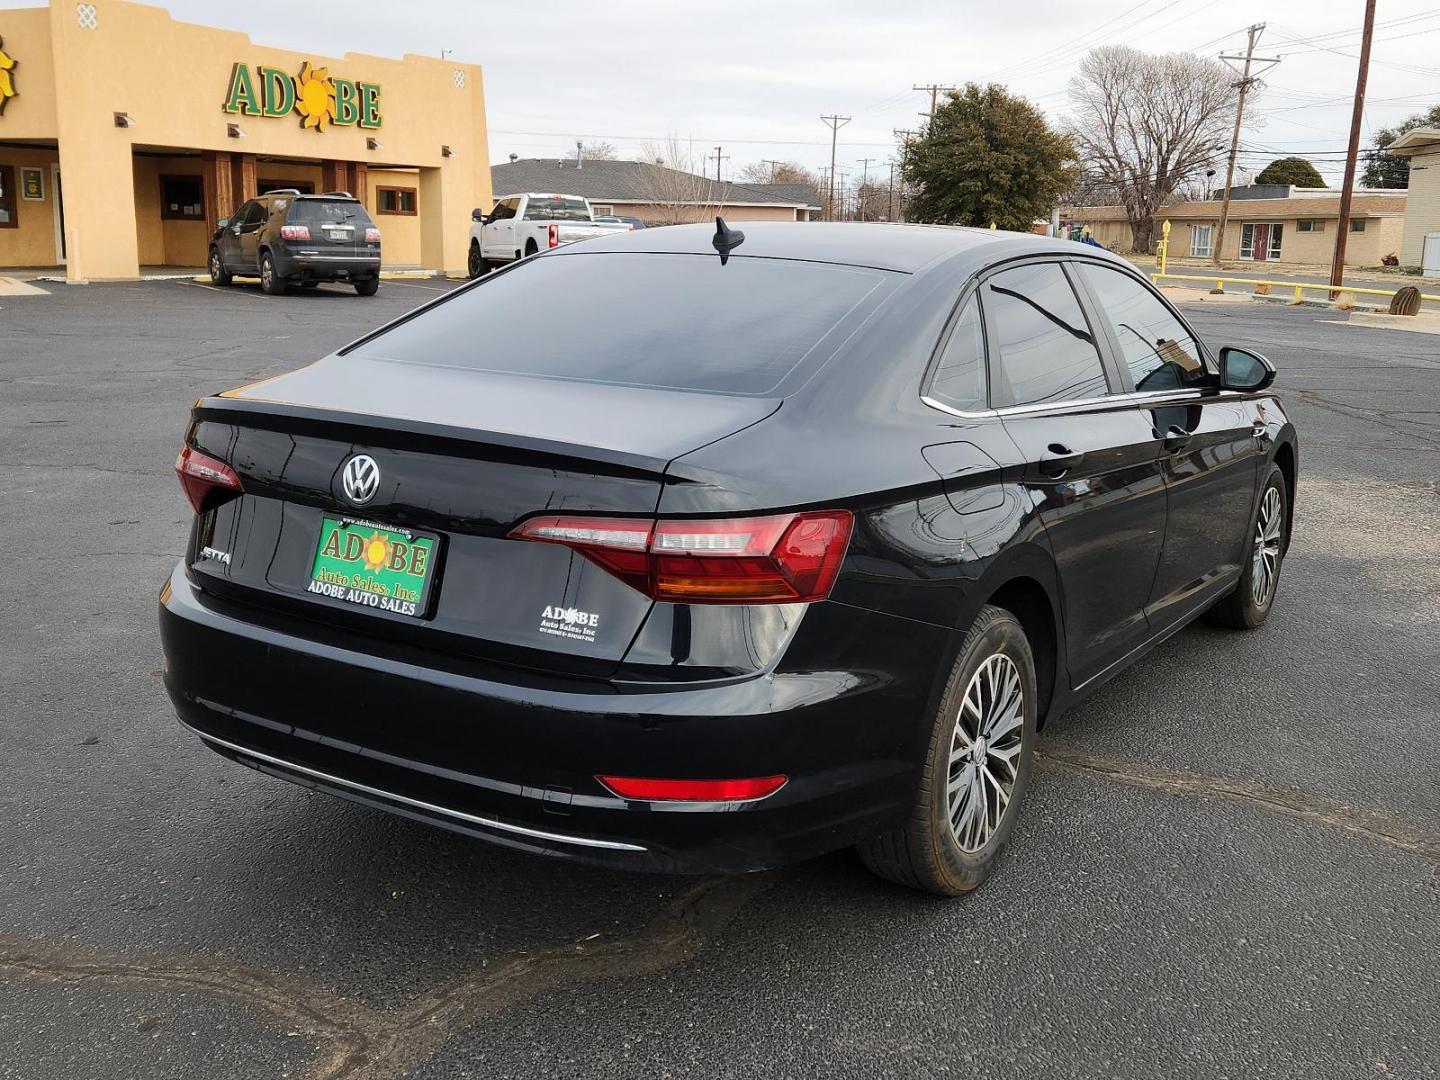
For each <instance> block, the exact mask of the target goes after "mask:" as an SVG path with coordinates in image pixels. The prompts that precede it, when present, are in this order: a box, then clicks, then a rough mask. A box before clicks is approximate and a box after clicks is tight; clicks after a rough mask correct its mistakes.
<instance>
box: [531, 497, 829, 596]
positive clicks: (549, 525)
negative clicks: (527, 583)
mask: <svg viewBox="0 0 1440 1080" xmlns="http://www.w3.org/2000/svg"><path fill="white" fill-rule="evenodd" d="M852 521H853V519H852V517H851V515H850V512H849V511H848V510H825V511H819V512H812V513H804V514H773V515H769V516H765V517H746V518H724V519H704V520H688V521H685V520H666V519H662V520H660V521H651V520H649V519H646V518H641V519H635V518H592V517H569V516H562V515H545V516H542V517H535V518H531V519H530V520H528V521H526V522H524V523H522V524H521V525H520V526H518V527H517V528H516V529H514V530H513V531H512V532H511V533H510V536H511V537H512V538H513V539H517V540H541V541H545V542H548V543H552V544H564V545H566V546H567V547H572V548H574V549H575V550H576V551H578V552H580V553H581V554H582V555H584V556H585V557H586V558H587V559H590V560H591V561H592V562H595V563H598V564H599V565H601V566H603V567H604V568H605V569H606V570H609V571H610V572H611V573H612V574H614V575H615V576H616V577H618V578H620V579H621V580H623V581H625V582H626V583H627V584H629V585H631V586H633V587H634V588H636V589H639V590H640V591H641V592H643V593H645V594H646V595H648V596H651V597H653V598H655V599H656V600H667V601H671V602H674V603H688V604H766V603H774V604H790V603H808V602H810V601H814V600H823V599H825V597H827V596H829V595H830V589H831V587H832V586H833V585H834V584H835V577H836V575H837V574H838V573H839V572H840V563H841V562H842V561H843V560H844V558H845V548H846V546H847V545H848V544H849V542H850V529H851V525H852Z"/></svg>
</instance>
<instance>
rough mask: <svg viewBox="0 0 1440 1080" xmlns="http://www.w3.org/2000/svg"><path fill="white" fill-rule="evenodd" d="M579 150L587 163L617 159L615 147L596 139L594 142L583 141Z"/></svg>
mask: <svg viewBox="0 0 1440 1080" xmlns="http://www.w3.org/2000/svg"><path fill="white" fill-rule="evenodd" d="M579 150H580V153H582V154H583V155H584V156H585V160H586V161H614V160H615V158H616V152H615V147H614V145H613V144H612V143H608V142H605V140H603V139H596V140H594V141H593V142H592V141H590V140H588V139H582V140H580V146H579Z"/></svg>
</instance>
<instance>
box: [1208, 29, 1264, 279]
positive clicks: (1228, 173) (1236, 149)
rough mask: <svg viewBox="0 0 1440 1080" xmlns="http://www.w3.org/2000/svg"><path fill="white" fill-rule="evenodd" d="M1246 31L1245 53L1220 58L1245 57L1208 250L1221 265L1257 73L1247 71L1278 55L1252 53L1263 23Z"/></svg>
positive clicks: (1216, 262)
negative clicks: (1249, 98)
mask: <svg viewBox="0 0 1440 1080" xmlns="http://www.w3.org/2000/svg"><path fill="white" fill-rule="evenodd" d="M1245 32H1246V34H1247V35H1248V37H1249V40H1248V42H1247V44H1246V46H1245V55H1244V56H1225V55H1222V56H1221V57H1220V59H1221V60H1223V61H1225V62H1226V63H1227V64H1228V63H1229V62H1230V61H1232V60H1234V61H1240V60H1244V61H1245V70H1244V71H1243V72H1242V73H1241V75H1240V81H1239V82H1238V83H1236V84H1235V85H1236V86H1238V87H1239V88H1240V100H1239V101H1237V102H1236V104H1235V133H1234V134H1233V135H1232V136H1231V137H1230V159H1229V163H1228V164H1227V165H1226V166H1225V195H1224V196H1223V197H1222V198H1221V200H1220V224H1219V226H1218V227H1217V228H1216V229H1215V250H1214V251H1212V252H1211V253H1210V257H1211V260H1212V261H1213V262H1214V264H1215V265H1216V266H1219V265H1220V249H1221V247H1222V246H1223V245H1224V243H1225V225H1226V223H1227V221H1228V220H1229V218H1230V187H1231V185H1232V184H1234V182H1235V157H1236V155H1237V154H1239V153H1240V125H1241V123H1242V122H1243V121H1244V119H1245V95H1246V93H1248V92H1249V90H1250V84H1251V83H1253V82H1255V81H1256V76H1252V75H1251V74H1250V67H1251V65H1252V64H1254V63H1257V62H1258V63H1261V64H1266V65H1268V66H1269V67H1273V66H1274V65H1276V64H1278V63H1279V62H1280V58H1279V57H1275V58H1273V59H1268V60H1267V59H1264V58H1262V57H1257V56H1256V55H1255V45H1256V43H1258V42H1259V40H1260V35H1261V34H1263V33H1264V32H1265V24H1264V23H1256V24H1255V25H1254V26H1250V27H1247V28H1246V31H1245ZM1267 70H1268V68H1267Z"/></svg>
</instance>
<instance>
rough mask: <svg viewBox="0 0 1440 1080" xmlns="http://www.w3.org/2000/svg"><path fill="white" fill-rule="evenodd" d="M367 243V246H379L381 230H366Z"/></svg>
mask: <svg viewBox="0 0 1440 1080" xmlns="http://www.w3.org/2000/svg"><path fill="white" fill-rule="evenodd" d="M365 242H366V243H367V244H378V243H379V242H380V230H379V229H366V230H365Z"/></svg>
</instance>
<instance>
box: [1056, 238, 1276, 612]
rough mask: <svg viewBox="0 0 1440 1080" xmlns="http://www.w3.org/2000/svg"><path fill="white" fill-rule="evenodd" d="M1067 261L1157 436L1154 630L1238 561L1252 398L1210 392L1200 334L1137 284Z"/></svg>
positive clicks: (1255, 465)
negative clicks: (1165, 510) (1162, 506)
mask: <svg viewBox="0 0 1440 1080" xmlns="http://www.w3.org/2000/svg"><path fill="white" fill-rule="evenodd" d="M1075 266H1076V271H1077V274H1078V277H1079V279H1080V280H1081V281H1082V282H1083V283H1084V284H1085V285H1086V286H1087V287H1088V289H1089V291H1090V295H1091V296H1092V297H1093V298H1094V301H1095V306H1096V308H1098V309H1099V311H1100V312H1101V316H1100V320H1101V322H1102V323H1103V324H1104V326H1105V327H1106V328H1107V329H1108V332H1109V333H1110V335H1111V337H1112V341H1113V347H1114V350H1115V353H1116V355H1117V356H1118V357H1119V358H1120V367H1121V376H1122V378H1123V379H1124V380H1125V383H1126V389H1127V390H1132V391H1134V392H1135V394H1136V396H1137V398H1138V399H1139V401H1140V407H1141V408H1143V409H1145V410H1146V412H1147V413H1148V415H1149V417H1150V420H1151V424H1152V426H1153V427H1154V429H1155V430H1156V432H1158V433H1159V435H1160V436H1161V437H1162V440H1163V448H1162V452H1161V457H1160V460H1161V463H1162V467H1163V474H1164V477H1165V487H1166V492H1167V500H1168V503H1169V515H1168V520H1167V524H1166V530H1165V546H1164V551H1163V552H1162V554H1161V557H1160V564H1159V567H1158V568H1157V571H1156V574H1155V586H1154V589H1153V590H1152V593H1151V597H1150V601H1149V604H1148V608H1149V611H1150V617H1151V620H1152V622H1154V624H1155V625H1156V627H1157V628H1162V627H1165V626H1168V625H1170V624H1172V623H1174V622H1175V621H1177V620H1179V619H1183V618H1185V617H1186V616H1187V615H1189V614H1191V613H1193V611H1194V610H1195V608H1196V607H1197V606H1199V605H1201V604H1204V603H1207V602H1208V601H1209V600H1210V599H1212V598H1213V596H1214V589H1213V587H1214V586H1216V585H1217V584H1219V583H1220V582H1221V581H1223V580H1228V579H1229V578H1231V577H1233V576H1234V575H1235V574H1237V573H1238V572H1239V571H1240V569H1241V566H1242V560H1243V558H1244V554H1245V544H1246V538H1247V532H1248V527H1249V521H1250V512H1251V508H1252V505H1253V503H1254V499H1255V492H1256V487H1257V485H1258V484H1259V479H1260V464H1261V462H1262V461H1263V460H1264V457H1265V450H1266V447H1265V444H1264V442H1263V440H1262V438H1261V433H1263V432H1264V424H1263V421H1261V419H1260V414H1259V411H1258V410H1259V408H1260V407H1261V403H1258V402H1256V401H1252V400H1248V399H1245V398H1242V397H1239V396H1237V395H1233V394H1222V393H1220V392H1219V390H1218V388H1217V387H1218V382H1217V378H1216V374H1215V372H1214V371H1213V370H1212V369H1211V368H1210V366H1209V363H1208V360H1207V358H1206V356H1205V352H1204V350H1203V349H1202V347H1201V346H1200V343H1199V341H1198V340H1197V338H1196V337H1195V335H1194V334H1193V333H1191V331H1190V328H1189V327H1188V326H1186V325H1185V323H1184V322H1183V320H1181V318H1180V316H1179V315H1177V314H1176V313H1175V311H1174V310H1173V309H1171V307H1170V306H1169V305H1168V304H1166V303H1165V301H1164V299H1162V298H1161V297H1160V296H1159V295H1158V294H1156V293H1155V291H1154V290H1153V289H1151V288H1150V286H1149V285H1148V284H1147V283H1146V282H1144V281H1142V280H1140V279H1139V278H1138V277H1136V276H1134V275H1132V274H1128V273H1125V272H1124V271H1122V270H1118V269H1114V268H1111V267H1108V266H1101V265H1099V264H1095V263H1077V264H1075ZM1257 431H1258V433H1257Z"/></svg>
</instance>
